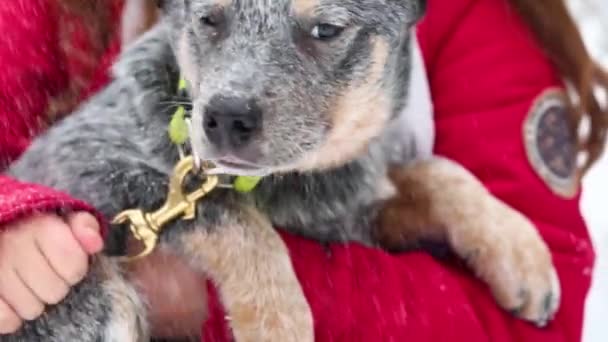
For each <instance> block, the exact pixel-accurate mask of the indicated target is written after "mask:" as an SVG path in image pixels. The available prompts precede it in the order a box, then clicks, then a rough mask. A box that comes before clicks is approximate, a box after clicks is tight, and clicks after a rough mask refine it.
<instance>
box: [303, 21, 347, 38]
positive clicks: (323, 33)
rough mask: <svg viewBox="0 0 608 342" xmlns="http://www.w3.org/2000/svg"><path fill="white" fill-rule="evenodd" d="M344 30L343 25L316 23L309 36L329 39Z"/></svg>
mask: <svg viewBox="0 0 608 342" xmlns="http://www.w3.org/2000/svg"><path fill="white" fill-rule="evenodd" d="M343 31H344V27H341V26H336V25H331V24H318V25H315V27H313V28H312V31H311V32H310V34H311V36H312V37H313V38H315V39H318V40H330V39H333V38H336V37H337V36H339V35H340V33H342V32H343Z"/></svg>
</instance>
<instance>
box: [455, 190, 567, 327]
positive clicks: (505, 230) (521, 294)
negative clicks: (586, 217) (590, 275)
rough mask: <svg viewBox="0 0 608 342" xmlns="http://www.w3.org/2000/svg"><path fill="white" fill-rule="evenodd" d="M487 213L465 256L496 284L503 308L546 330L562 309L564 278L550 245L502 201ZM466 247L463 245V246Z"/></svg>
mask: <svg viewBox="0 0 608 342" xmlns="http://www.w3.org/2000/svg"><path fill="white" fill-rule="evenodd" d="M492 202H493V203H492V207H493V208H487V209H491V210H483V211H482V214H481V215H480V217H479V220H480V221H479V222H477V223H478V224H481V226H482V227H484V226H485V229H483V230H481V233H480V231H478V232H477V233H478V234H479V235H480V236H478V237H477V238H476V239H473V240H471V239H470V238H469V239H466V240H468V241H475V240H476V241H475V244H473V245H470V246H469V247H471V248H472V249H471V250H470V252H469V253H468V254H465V255H463V257H465V259H466V261H467V262H468V263H469V265H470V266H471V267H472V268H473V269H474V271H475V272H476V273H477V275H478V276H479V277H480V278H482V279H483V280H485V281H486V282H487V283H488V285H489V286H490V288H491V290H492V293H493V294H494V296H495V298H496V300H497V302H498V304H499V305H500V306H502V307H503V308H505V309H506V310H509V311H511V312H512V313H513V314H514V315H515V316H517V317H519V318H522V319H525V320H527V321H531V322H533V323H535V324H536V325H538V326H540V327H542V326H545V325H546V324H547V323H548V322H549V320H551V319H552V318H553V316H554V314H555V312H556V311H557V309H558V307H559V302H560V285H559V279H558V277H557V273H556V271H555V268H554V267H553V263H552V261H551V255H550V253H549V249H548V247H547V246H546V245H545V242H544V241H543V240H542V238H541V236H540V235H539V233H538V232H537V231H536V228H535V227H534V225H533V224H532V223H531V222H530V221H529V220H528V219H526V218H525V217H524V216H523V215H521V214H520V213H518V212H517V211H515V210H513V209H511V208H509V207H507V206H506V205H504V204H503V203H501V202H499V201H498V200H494V201H492ZM460 247H462V245H461V246H460Z"/></svg>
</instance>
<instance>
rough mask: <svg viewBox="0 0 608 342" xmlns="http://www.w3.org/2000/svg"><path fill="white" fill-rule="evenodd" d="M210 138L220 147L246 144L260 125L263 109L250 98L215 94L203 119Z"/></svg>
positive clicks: (231, 147) (235, 146)
mask: <svg viewBox="0 0 608 342" xmlns="http://www.w3.org/2000/svg"><path fill="white" fill-rule="evenodd" d="M203 125H204V129H205V133H206V134H207V138H208V139H209V141H210V142H211V143H212V144H214V145H216V146H217V147H220V148H229V149H238V148H240V147H243V146H245V145H247V144H248V143H249V142H251V140H252V139H253V137H254V136H255V135H256V134H257V133H258V132H259V131H260V130H261V128H262V110H261V109H260V107H259V106H258V105H257V104H256V102H255V101H254V100H252V99H245V98H238V97H224V96H214V97H213V98H211V101H209V104H208V105H207V107H206V108H205V115H204V120H203Z"/></svg>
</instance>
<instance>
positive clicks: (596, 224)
mask: <svg viewBox="0 0 608 342" xmlns="http://www.w3.org/2000/svg"><path fill="white" fill-rule="evenodd" d="M530 1H532V0H530ZM570 3H571V7H572V9H573V11H574V13H575V15H576V16H577V17H578V20H579V24H580V27H581V30H582V32H583V35H584V37H585V40H586V43H587V45H588V47H589V49H590V50H591V53H592V54H593V55H594V56H595V57H596V58H598V59H599V60H600V61H601V62H602V63H604V65H606V67H608V0H570ZM584 186H585V188H584V192H583V200H582V210H583V214H584V215H585V218H586V220H587V223H588V224H589V228H590V230H591V234H592V236H593V239H594V243H595V247H596V252H597V256H598V259H597V263H596V266H595V273H594V279H593V285H592V290H591V294H590V296H589V298H588V299H587V312H586V321H585V330H584V342H606V341H608V156H604V158H603V159H602V160H601V161H600V162H599V163H598V164H597V165H596V166H595V167H594V168H593V169H592V170H591V172H590V173H589V174H588V175H587V177H586V179H585V180H584Z"/></svg>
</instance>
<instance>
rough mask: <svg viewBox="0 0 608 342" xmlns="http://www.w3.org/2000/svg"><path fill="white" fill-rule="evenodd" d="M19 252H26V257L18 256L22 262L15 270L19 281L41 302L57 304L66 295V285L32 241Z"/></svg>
mask: <svg viewBox="0 0 608 342" xmlns="http://www.w3.org/2000/svg"><path fill="white" fill-rule="evenodd" d="M21 250H22V251H27V255H20V257H21V258H20V260H22V262H21V263H20V265H19V266H18V267H16V269H15V271H16V272H17V274H18V275H19V277H20V278H21V280H23V281H24V282H25V284H26V285H27V287H28V288H29V289H30V290H32V292H33V293H34V295H36V297H38V299H39V300H41V301H42V302H44V303H46V304H57V303H59V302H60V301H61V300H62V299H63V298H64V297H65V296H66V295H67V294H68V291H69V288H70V287H69V285H68V283H67V282H66V281H65V280H64V279H63V278H61V277H60V276H59V275H58V274H57V273H56V272H55V270H54V269H53V267H52V266H51V265H50V264H49V262H48V260H47V259H46V258H45V257H44V255H43V254H42V251H41V250H40V249H39V247H38V246H37V245H36V243H35V241H34V240H32V241H31V246H27V245H26V246H24V248H22V249H21Z"/></svg>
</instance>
